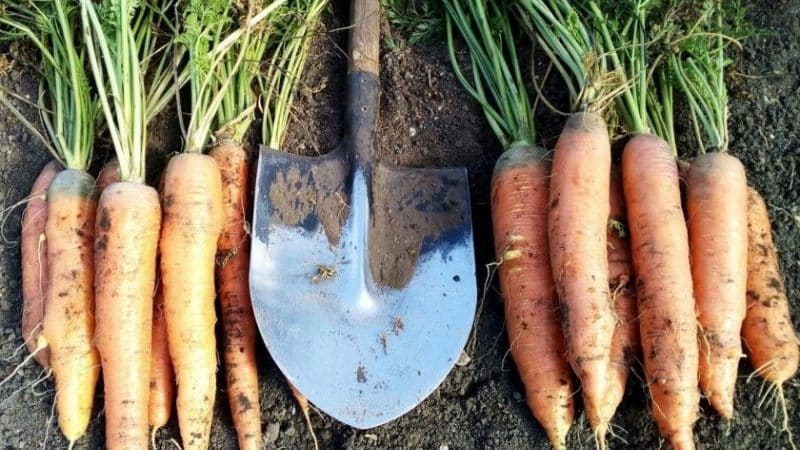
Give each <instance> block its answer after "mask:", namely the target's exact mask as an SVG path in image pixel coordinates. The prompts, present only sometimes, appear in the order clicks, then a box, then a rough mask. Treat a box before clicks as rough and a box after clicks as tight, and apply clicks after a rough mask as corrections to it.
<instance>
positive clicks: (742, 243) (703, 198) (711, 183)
mask: <svg viewBox="0 0 800 450" xmlns="http://www.w3.org/2000/svg"><path fill="white" fill-rule="evenodd" d="M746 205H747V177H746V176H745V173H744V166H742V163H740V162H739V160H738V159H737V158H736V157H734V156H731V155H728V154H726V153H708V154H705V155H701V156H698V157H697V158H695V159H694V161H692V164H691V167H690V168H689V172H688V177H687V189H686V211H687V214H688V220H687V223H688V226H689V249H690V251H691V261H692V279H693V280H694V292H695V297H696V306H697V320H698V322H699V327H700V328H699V333H698V339H699V346H700V389H701V391H702V392H703V394H704V395H705V396H706V397H708V400H709V402H710V403H711V406H713V407H714V409H716V410H717V412H719V414H720V415H721V416H722V417H724V418H726V419H730V418H732V417H733V393H734V390H735V388H736V377H737V375H738V372H739V359H740V358H741V356H742V342H741V339H740V337H739V336H740V333H741V329H742V322H743V321H744V314H745V309H746V299H745V289H746V287H745V286H746V281H747V207H746Z"/></svg>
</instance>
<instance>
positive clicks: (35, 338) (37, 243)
mask: <svg viewBox="0 0 800 450" xmlns="http://www.w3.org/2000/svg"><path fill="white" fill-rule="evenodd" d="M60 166H61V165H60V164H59V163H58V161H50V162H49V163H47V164H46V165H45V166H44V168H42V171H41V172H40V173H39V176H38V177H36V180H35V181H34V182H33V186H32V187H31V194H30V196H29V197H28V198H29V199H28V204H27V206H25V212H24V213H23V214H22V232H21V237H20V260H21V262H22V338H23V339H24V340H25V345H26V346H27V347H28V351H29V352H30V353H31V354H33V355H35V356H34V358H35V359H36V361H38V362H39V364H40V365H41V366H42V367H43V368H45V369H46V368H48V367H50V362H49V360H50V351H49V350H48V349H47V345H46V343H45V342H43V341H44V339H40V338H39V337H40V336H41V334H42V320H43V319H44V305H45V302H46V296H45V294H46V293H47V286H48V284H49V277H48V276H47V275H48V272H47V240H46V239H45V225H46V224H47V188H48V187H49V186H50V182H51V181H53V178H54V177H55V176H56V174H57V173H58V171H59V170H61V167H60Z"/></svg>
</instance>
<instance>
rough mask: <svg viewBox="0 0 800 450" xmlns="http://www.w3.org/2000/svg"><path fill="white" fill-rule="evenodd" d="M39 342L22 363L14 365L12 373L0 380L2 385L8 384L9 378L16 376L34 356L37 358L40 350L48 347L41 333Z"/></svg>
mask: <svg viewBox="0 0 800 450" xmlns="http://www.w3.org/2000/svg"><path fill="white" fill-rule="evenodd" d="M39 342H40V343H39V344H38V345H37V346H36V350H34V351H32V352H31V353H30V354H28V356H26V357H25V359H23V360H22V362H21V363H19V364H17V365H16V366H15V367H14V370H12V371H11V373H9V374H8V375H6V377H5V378H3V381H0V386H2V385H4V384H6V383H7V382H8V381H9V380H11V379H12V378H14V376H15V375H16V374H17V372H19V371H20V370H21V369H22V368H23V367H25V366H26V365H27V364H28V363H29V362H30V360H32V359H33V358H35V357H36V355H37V354H38V353H39V352H40V351H42V350H44V349H46V348H47V344H46V341H45V340H44V338H42V337H41V335H40V339H39ZM42 342H44V343H45V344H44V345H42Z"/></svg>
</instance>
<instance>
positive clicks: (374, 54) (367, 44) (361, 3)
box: [349, 0, 381, 77]
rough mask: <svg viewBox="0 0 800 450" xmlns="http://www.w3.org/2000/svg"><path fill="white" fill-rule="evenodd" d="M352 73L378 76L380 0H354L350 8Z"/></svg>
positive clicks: (350, 69)
mask: <svg viewBox="0 0 800 450" xmlns="http://www.w3.org/2000/svg"><path fill="white" fill-rule="evenodd" d="M350 15H351V17H350V23H351V24H352V26H353V28H352V29H351V31H350V67H349V71H350V72H356V71H362V72H367V73H369V74H372V75H374V76H375V77H377V76H378V60H379V57H380V37H381V36H380V35H381V29H380V20H381V13H380V7H379V6H378V0H353V3H352V6H351V8H350Z"/></svg>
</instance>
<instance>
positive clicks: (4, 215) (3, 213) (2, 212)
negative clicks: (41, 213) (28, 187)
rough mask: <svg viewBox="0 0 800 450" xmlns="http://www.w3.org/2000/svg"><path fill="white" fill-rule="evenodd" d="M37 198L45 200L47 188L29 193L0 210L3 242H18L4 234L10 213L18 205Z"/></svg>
mask: <svg viewBox="0 0 800 450" xmlns="http://www.w3.org/2000/svg"><path fill="white" fill-rule="evenodd" d="M37 199H38V200H46V199H47V190H44V191H43V192H41V193H37V194H34V195H29V196H27V197H25V198H23V199H22V200H20V201H18V202H16V203H14V204H11V205H9V206H7V207H5V208H3V209H2V210H0V217H2V219H3V220H2V222H0V237H2V239H3V243H5V244H6V245H17V244H19V241H15V240H11V239H9V238H8V237H7V236H6V223H7V222H8V219H9V218H10V217H11V216H12V213H13V212H14V210H15V209H17V208H19V207H20V206H23V205H27V204H28V202H29V201H31V200H37ZM34 217H35V216H34Z"/></svg>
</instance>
